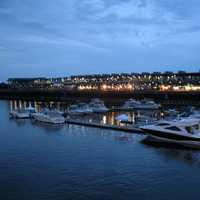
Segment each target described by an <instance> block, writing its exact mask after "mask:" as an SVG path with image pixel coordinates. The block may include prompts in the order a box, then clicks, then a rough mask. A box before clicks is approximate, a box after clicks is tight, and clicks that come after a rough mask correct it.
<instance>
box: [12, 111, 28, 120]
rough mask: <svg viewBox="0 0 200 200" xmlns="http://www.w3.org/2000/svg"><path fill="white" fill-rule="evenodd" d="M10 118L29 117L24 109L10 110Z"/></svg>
mask: <svg viewBox="0 0 200 200" xmlns="http://www.w3.org/2000/svg"><path fill="white" fill-rule="evenodd" d="M10 116H11V117H13V118H18V119H26V118H30V117H31V116H30V112H29V111H28V110H25V109H17V110H12V111H10Z"/></svg>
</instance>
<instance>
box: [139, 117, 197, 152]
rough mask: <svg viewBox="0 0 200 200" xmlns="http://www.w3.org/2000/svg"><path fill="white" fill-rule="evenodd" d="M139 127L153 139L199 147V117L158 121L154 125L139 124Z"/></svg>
mask: <svg viewBox="0 0 200 200" xmlns="http://www.w3.org/2000/svg"><path fill="white" fill-rule="evenodd" d="M140 129H141V130H143V131H144V132H145V133H146V134H147V135H148V136H149V138H150V139H154V141H159V142H166V143H174V144H179V145H182V146H185V147H191V148H198V149H200V119H197V118H191V117H189V118H185V119H180V120H169V121H159V122H158V123H156V124H154V125H146V126H141V127H140Z"/></svg>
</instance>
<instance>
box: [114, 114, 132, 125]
mask: <svg viewBox="0 0 200 200" xmlns="http://www.w3.org/2000/svg"><path fill="white" fill-rule="evenodd" d="M115 119H116V120H117V121H119V122H121V123H124V124H133V121H131V120H130V118H129V116H128V115H126V114H120V115H118V116H117V117H116V118H115Z"/></svg>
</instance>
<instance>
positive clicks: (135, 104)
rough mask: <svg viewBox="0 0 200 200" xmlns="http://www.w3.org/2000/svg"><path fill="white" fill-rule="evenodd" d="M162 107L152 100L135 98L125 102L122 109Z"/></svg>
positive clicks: (154, 108)
mask: <svg viewBox="0 0 200 200" xmlns="http://www.w3.org/2000/svg"><path fill="white" fill-rule="evenodd" d="M159 108H160V104H157V103H155V102H154V101H152V100H147V99H144V100H142V101H137V100H134V99H129V100H128V101H126V102H125V104H124V105H123V106H122V109H126V110H134V109H141V110H156V109H159Z"/></svg>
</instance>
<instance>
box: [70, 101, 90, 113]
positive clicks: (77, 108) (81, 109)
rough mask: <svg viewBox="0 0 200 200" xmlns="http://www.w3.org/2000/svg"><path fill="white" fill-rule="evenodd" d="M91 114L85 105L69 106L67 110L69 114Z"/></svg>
mask: <svg viewBox="0 0 200 200" xmlns="http://www.w3.org/2000/svg"><path fill="white" fill-rule="evenodd" d="M92 112H93V110H92V109H91V108H90V107H89V105H88V104H86V103H78V104H75V105H71V106H70V107H69V110H68V113H69V114H89V113H92Z"/></svg>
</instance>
